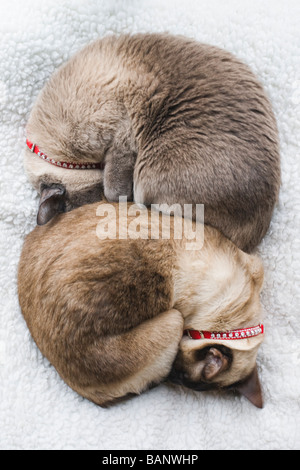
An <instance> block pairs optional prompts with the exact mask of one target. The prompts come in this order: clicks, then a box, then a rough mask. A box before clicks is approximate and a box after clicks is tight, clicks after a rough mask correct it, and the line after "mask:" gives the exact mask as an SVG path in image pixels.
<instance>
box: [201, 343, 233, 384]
mask: <svg viewBox="0 0 300 470" xmlns="http://www.w3.org/2000/svg"><path fill="white" fill-rule="evenodd" d="M204 362H205V365H204V367H203V371H202V375H203V378H204V379H207V380H210V379H212V378H214V377H215V376H216V375H217V374H219V373H220V372H221V371H222V370H224V369H225V368H226V367H227V365H228V359H227V357H226V356H224V354H222V352H221V351H219V349H216V348H209V350H208V352H207V354H206V357H205V360H204Z"/></svg>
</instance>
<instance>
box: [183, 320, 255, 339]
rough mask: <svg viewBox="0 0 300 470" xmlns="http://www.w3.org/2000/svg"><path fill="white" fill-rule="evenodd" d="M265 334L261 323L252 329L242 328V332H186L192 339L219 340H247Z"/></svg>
mask: <svg viewBox="0 0 300 470" xmlns="http://www.w3.org/2000/svg"><path fill="white" fill-rule="evenodd" d="M263 332H264V325H262V324H261V323H260V324H259V325H257V326H252V327H250V328H242V329H240V330H231V331H224V332H210V331H197V330H185V332H184V333H185V334H186V335H188V336H189V337H190V338H191V339H214V340H215V339H219V340H227V339H229V340H233V339H247V338H252V337H253V336H257V335H260V334H262V333H263Z"/></svg>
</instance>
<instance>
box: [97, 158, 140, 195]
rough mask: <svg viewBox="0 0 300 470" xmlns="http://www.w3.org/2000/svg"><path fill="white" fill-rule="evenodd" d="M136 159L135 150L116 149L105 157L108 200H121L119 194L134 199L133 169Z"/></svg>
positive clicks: (105, 180)
mask: <svg viewBox="0 0 300 470" xmlns="http://www.w3.org/2000/svg"><path fill="white" fill-rule="evenodd" d="M135 160H136V154H135V153H134V152H129V153H128V152H127V153H126V152H125V153H123V152H122V151H121V150H115V151H113V152H111V153H109V155H107V157H106V159H105V170H104V195H105V197H106V199H107V200H108V201H111V202H119V196H126V197H127V200H128V201H132V199H133V171H134V164H135Z"/></svg>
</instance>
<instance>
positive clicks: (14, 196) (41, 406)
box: [0, 0, 300, 463]
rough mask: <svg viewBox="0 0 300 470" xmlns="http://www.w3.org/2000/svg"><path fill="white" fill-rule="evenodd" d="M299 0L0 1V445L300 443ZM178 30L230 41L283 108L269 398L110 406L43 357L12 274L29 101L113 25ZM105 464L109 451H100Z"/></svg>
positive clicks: (161, 396) (27, 205)
mask: <svg viewBox="0 0 300 470" xmlns="http://www.w3.org/2000/svg"><path fill="white" fill-rule="evenodd" d="M299 24H300V3H299V1H292V0H284V1H282V0H278V1H277V0H273V1H272V0H269V1H263V2H262V1H258V0H250V1H248V0H246V1H245V0H238V1H235V0H231V1H227V0H181V1H172V0H164V1H155V0H152V1H146V0H137V1H135V0H132V1H131V0H129V1H125V0H124V1H114V0H102V1H101V0H98V1H97V0H65V1H62V0H58V1H54V0H43V1H40V0H38V1H36V0H26V1H23V0H19V1H15V0H1V2H0V113H1V114H0V141H1V150H0V159H1V160H0V161H1V166H0V227H1V231H0V237H1V239H0V449H87V450H91V449H106V450H112V449H123V450H133V449H148V450H176V449H177V450H197V449H198V450H201V449H206V450H215V449H233V450H237V449H251V450H254V449H289V450H292V449H299V448H300V406H299V403H300V283H299V280H300V276H299V267H300V249H299V241H300V235H299V231H300V193H299V185H300V133H299V131H300V28H299ZM138 31H142V32H148V31H150V32H154V31H169V32H171V33H179V34H183V35H186V36H189V37H193V38H195V39H197V40H199V41H202V42H207V43H211V44H215V45H218V46H221V47H224V48H226V49H228V50H229V51H231V52H233V53H234V54H236V55H237V56H238V57H240V58H241V59H243V60H244V61H245V62H247V63H248V64H249V65H250V66H251V67H252V69H253V70H254V72H255V73H256V74H257V75H258V77H259V78H260V80H261V81H262V83H263V84H264V86H265V88H266V91H267V93H268V95H269V97H270V99H271V101H272V103H273V107H274V111H275V114H276V117H277V120H278V127H279V132H280V140H281V156H282V188H281V194H280V201H279V204H278V206H277V208H276V210H275V212H274V216H273V220H272V223H271V227H270V230H269V232H268V234H267V236H266V237H265V239H264V240H263V242H262V244H261V246H260V247H259V253H260V255H261V257H262V258H263V261H264V265H265V286H264V290H263V294H262V302H263V306H264V309H265V321H264V323H265V328H266V338H265V342H264V344H263V346H262V347H261V349H260V351H259V356H258V367H259V373H260V378H261V382H262V386H263V391H264V399H265V406H264V408H263V409H262V410H259V409H257V408H255V407H253V406H252V405H251V404H250V403H249V402H248V401H247V400H245V399H244V398H241V397H238V396H233V395H225V396H220V395H216V394H213V393H196V392H193V391H188V390H183V389H181V388H179V387H178V388H175V387H170V386H167V385H161V386H159V387H157V388H155V389H152V390H151V391H148V392H147V393H145V394H143V395H141V396H139V397H137V398H134V399H132V400H131V401H128V402H125V403H122V404H120V405H117V406H115V407H114V408H110V409H101V408H99V407H97V406H95V405H93V404H92V403H90V402H88V401H86V400H83V399H82V398H80V397H79V396H78V395H77V394H76V393H75V392H73V391H72V390H70V389H69V388H68V387H67V386H66V385H65V384H64V383H63V382H62V380H61V379H60V378H59V376H58V375H57V373H56V372H55V370H54V368H53V367H52V366H51V365H50V364H49V363H48V361H47V360H46V359H45V358H43V357H42V355H41V353H40V352H39V351H38V349H37V347H36V346H35V344H34V342H33V341H32V339H31V337H30V334H29V332H28V330H27V327H26V325H25V322H24V320H23V318H22V316H21V313H20V308H19V305H18V299H17V284H16V273H17V266H18V260H19V255H20V251H21V247H22V243H23V240H24V237H25V234H26V233H28V232H29V231H30V230H31V229H32V228H33V227H34V225H35V217H36V207H37V197H36V193H35V191H34V190H33V189H32V188H31V186H30V184H29V183H28V182H27V180H26V177H25V174H24V170H23V166H22V152H23V148H24V129H25V124H26V120H27V118H28V115H29V111H30V109H31V106H32V103H33V101H34V99H35V97H36V96H37V93H38V92H39V90H40V89H41V88H42V86H43V84H44V83H45V81H46V80H47V79H48V77H49V76H50V75H51V74H52V72H53V71H54V70H55V69H56V68H57V67H58V66H59V65H60V64H61V63H62V62H64V61H66V60H67V59H68V58H69V56H70V55H71V54H73V53H74V52H75V51H77V50H78V49H79V48H81V47H82V46H83V45H85V44H86V43H87V42H89V41H90V40H92V39H96V38H97V37H101V36H103V35H105V34H107V33H111V32H114V33H120V32H138ZM99 463H101V462H99Z"/></svg>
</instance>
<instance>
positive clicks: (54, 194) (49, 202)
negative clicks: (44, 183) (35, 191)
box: [37, 185, 66, 225]
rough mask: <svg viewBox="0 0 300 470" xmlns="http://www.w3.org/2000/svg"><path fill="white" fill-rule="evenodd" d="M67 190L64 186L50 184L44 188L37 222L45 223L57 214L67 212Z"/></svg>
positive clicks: (39, 223)
mask: <svg viewBox="0 0 300 470" xmlns="http://www.w3.org/2000/svg"><path fill="white" fill-rule="evenodd" d="M65 195H66V190H65V188H64V187H63V186H61V185H58V186H50V187H46V188H44V189H43V190H42V193H41V198H40V204H39V210H38V215H37V224H38V225H45V224H46V223H47V222H49V220H51V219H52V217H54V216H55V215H56V214H59V213H61V212H65Z"/></svg>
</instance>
